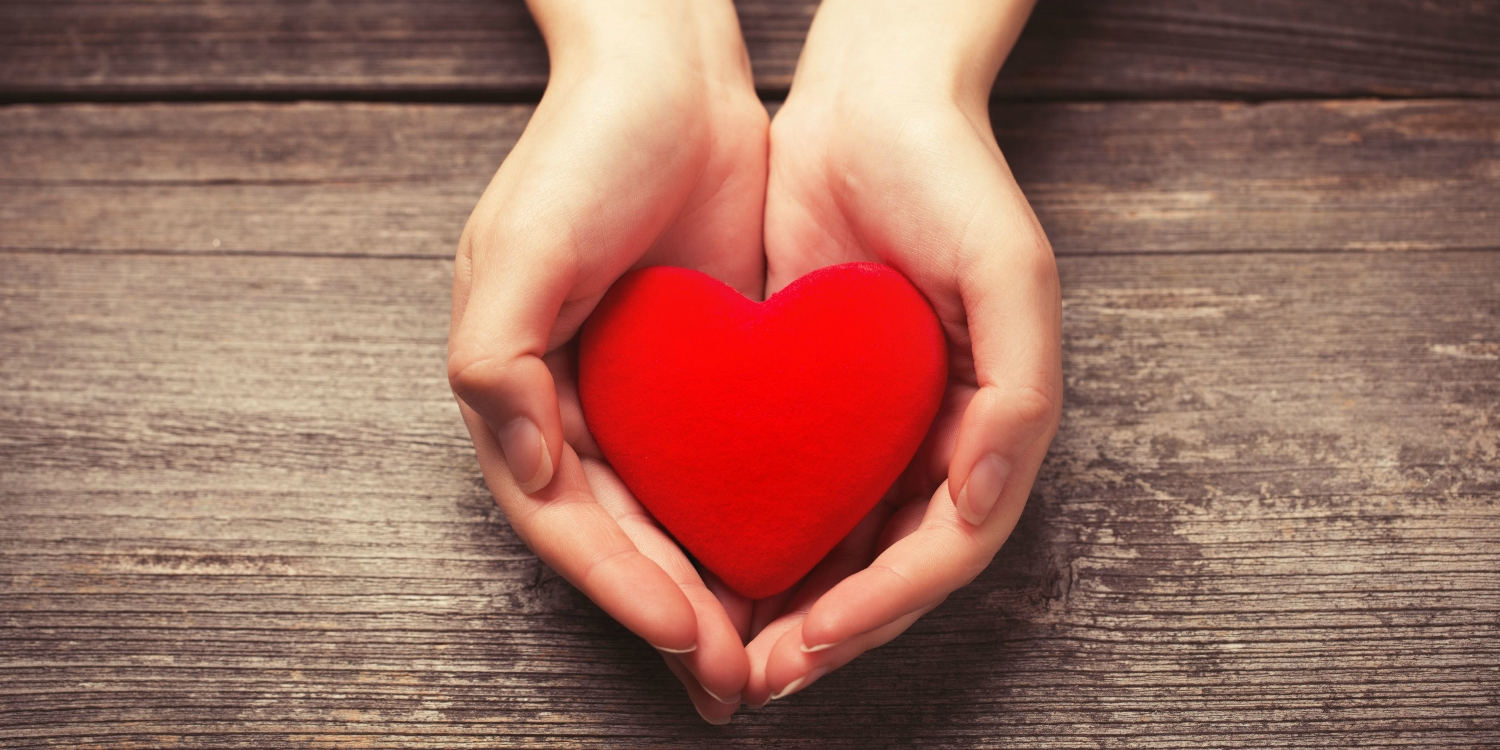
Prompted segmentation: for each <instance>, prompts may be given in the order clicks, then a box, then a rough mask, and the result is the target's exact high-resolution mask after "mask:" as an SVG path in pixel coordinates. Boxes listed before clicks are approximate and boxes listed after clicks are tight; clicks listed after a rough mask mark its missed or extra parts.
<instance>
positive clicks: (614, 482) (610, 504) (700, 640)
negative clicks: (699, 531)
mask: <svg viewBox="0 0 1500 750" xmlns="http://www.w3.org/2000/svg"><path fill="white" fill-rule="evenodd" d="M583 469H584V474H585V476H586V477H587V478H588V482H589V486H590V487H591V488H592V489H593V492H594V496H595V497H596V498H597V500H598V502H599V505H600V507H602V508H604V509H605V511H607V512H608V513H609V514H610V516H612V517H613V518H614V520H615V522H616V523H618V524H619V525H620V528H621V529H622V530H623V531H624V532H625V534H626V536H628V537H629V538H630V541H631V542H632V543H633V544H634V545H635V547H636V549H638V550H640V552H641V554H643V555H645V556H646V557H647V558H649V559H650V560H652V561H653V562H655V563H656V564H657V565H658V566H660V568H661V569H662V570H663V571H665V572H666V574H667V575H668V576H670V577H671V578H672V580H673V581H674V582H675V583H676V584H677V586H678V588H679V589H680V590H681V592H682V594H683V595H684V596H686V597H687V600H688V602H689V603H690V604H691V605H692V608H693V613H694V616H695V617H696V620H697V625H698V631H697V637H696V644H697V648H696V649H695V650H693V651H692V652H691V653H685V654H681V655H680V656H681V662H682V664H683V665H684V666H686V667H687V668H688V669H689V670H691V671H692V673H693V675H694V677H696V678H697V680H698V683H699V686H700V687H701V688H702V689H703V690H704V691H705V692H707V693H708V694H709V695H710V696H712V697H713V698H714V700H716V701H718V702H720V703H725V704H729V705H733V706H738V705H739V704H740V692H741V690H743V688H744V687H745V681H746V680H747V679H748V677H749V674H750V660H749V657H747V656H746V655H745V648H744V644H743V643H742V642H741V640H740V635H739V632H738V631H737V630H736V629H735V626H734V623H733V622H731V621H730V618H729V615H728V613H727V612H725V610H724V607H723V606H722V605H720V604H719V600H718V599H717V598H716V597H715V596H714V594H713V592H711V591H709V590H708V587H707V586H705V585H704V583H703V580H702V579H701V578H700V577H699V576H698V571H697V570H696V569H695V568H694V567H693V564H692V562H690V561H689V560H688V559H687V556H686V555H684V554H683V553H682V550H681V548H679V547H678V546H677V543H676V542H674V541H673V540H672V539H671V537H669V536H667V534H666V532H664V531H662V529H661V527H660V526H658V525H657V523H656V521H655V519H653V518H651V516H650V515H649V514H648V513H647V512H646V509H645V507H643V506H642V505H641V504H640V502H639V501H637V500H636V499H635V497H634V496H632V495H631V494H630V490H629V489H628V488H626V487H625V484H624V482H622V481H620V478H619V476H618V475H616V474H615V473H614V471H613V470H612V469H610V468H609V467H608V466H607V465H605V464H604V463H603V462H600V461H592V460H589V461H584V462H583Z"/></svg>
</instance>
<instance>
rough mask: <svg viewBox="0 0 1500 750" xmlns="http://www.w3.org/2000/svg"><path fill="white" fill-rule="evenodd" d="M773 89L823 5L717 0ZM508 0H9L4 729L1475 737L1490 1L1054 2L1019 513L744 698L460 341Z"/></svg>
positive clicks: (120, 736)
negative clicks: (452, 342)
mask: <svg viewBox="0 0 1500 750" xmlns="http://www.w3.org/2000/svg"><path fill="white" fill-rule="evenodd" d="M740 10H741V14H742V19H743V23H744V26H745V30H746V34H747V36H748V38H749V40H750V47H751V51H752V55H753V57H754V63H755V67H756V72H757V77H758V81H759V84H760V87H761V89H762V92H763V94H764V95H765V97H766V98H767V99H768V100H776V99H778V98H779V97H781V96H782V95H783V94H784V92H785V89H786V87H787V84H788V81H789V76H790V73H791V70H792V65H793V62H794V60H795V57H796V54H797V52H798V49H799V47H800V43H801V38H802V36H803V34H804V33H805V30H806V27H807V24H808V22H809V19H810V18H811V14H812V11H813V4H812V3H811V2H808V1H806V0H779V1H775V2H772V1H769V0H767V1H764V2H748V1H747V2H742V3H740ZM545 80H546V56H545V51H544V49H543V48H542V46H541V43H540V39H539V38H538V36H537V34H536V31H535V29H534V27H532V26H531V23H530V21H529V20H528V19H527V16H526V14H525V9H524V7H523V6H522V5H521V3H520V2H517V1H516V0H441V1H433V0H361V1H360V2H318V3H299V2H290V1H289V0H254V1H253V2H230V1H229V0H180V1H179V2H173V3H164V2H146V1H145V0H120V1H118V2H104V1H103V0H76V1H75V2H53V1H51V0H9V1H8V2H6V3H4V4H3V5H0V98H3V99H4V100H5V102H6V104H5V105H4V106H0V747H29V746H88V747H93V746H107V747H268V746H311V747H438V746H473V747H479V746H484V747H492V746H549V747H550V746H557V747H564V746H567V747H574V746H609V747H645V746H650V747H668V746H670V747H698V746H704V747H721V746H752V745H760V744H768V745H772V746H776V747H810V748H832V747H838V748H870V747H907V746H922V747H953V748H960V747H978V746H985V747H1058V748H1062V747H1080V748H1082V747H1125V746H1136V747H1158V748H1168V747H1183V748H1201V747H1246V748H1267V747H1352V746H1360V747H1394V746H1420V747H1449V748H1456V747H1480V746H1492V747H1493V746H1500V3H1496V2H1494V1H1493V0H1474V1H1469V2H1463V1H1460V0H1439V1H1438V2H1420V1H1419V0H1379V1H1378V2H1376V1H1372V2H1366V3H1360V4H1357V5H1356V4H1352V3H1339V2H1310V1H1309V0H1051V1H1049V0H1043V3H1042V7H1041V8H1039V9H1038V11H1037V14H1036V17H1035V18H1034V19H1033V21H1032V24H1031V26H1030V27H1029V28H1028V30H1027V32H1026V36H1025V37H1024V38H1023V40H1022V42H1021V44H1020V46H1019V48H1018V49H1017V51H1016V54H1015V56H1014V57H1013V59H1012V61H1011V62H1010V63H1009V64H1008V65H1007V67H1006V69H1005V71H1004V72H1003V73H1002V74H1001V77H1000V80H999V82H998V83H997V84H996V89H995V95H996V99H995V105H994V121H995V128H996V132H997V135H998V136H999V138H1000V142H1001V145H1002V147H1003V148H1004V150H1005V153H1006V154H1007V156H1008V158H1009V159H1010V160H1011V162H1012V164H1013V166H1014V169H1015V171H1016V173H1017V175H1018V177H1019V178H1020V180H1021V182H1022V186H1023V187H1024V188H1025V190H1026V194H1027V195H1028V197H1029V198H1030V199H1031V201H1032V204H1033V205H1034V206H1035V207H1036V210H1037V212H1038V214H1039V215H1040V216H1041V219H1042V223H1043V224H1044V225H1045V227H1046V228H1047V231H1048V233H1049V234H1050V236H1051V238H1052V240H1053V243H1054V244H1055V246H1056V250H1057V254H1058V256H1059V258H1058V260H1059V263H1060V266H1061V271H1062V278H1063V285H1064V296H1065V302H1064V309H1065V329H1064V336H1065V345H1066V355H1065V356H1066V361H1065V368H1066V374H1067V387H1068V400H1067V406H1066V409H1065V412H1064V417H1063V426H1062V432H1061V434H1060V435H1059V436H1058V439H1057V441H1056V443H1055V445H1054V447H1053V449H1052V453H1051V456H1050V457H1049V458H1048V460H1047V464H1046V466H1045V467H1044V469H1043V472H1042V476H1041V478H1040V480H1039V481H1038V483H1037V486H1036V491H1035V493H1034V494H1033V496H1032V498H1031V501H1030V505H1029V506H1028V508H1027V510H1026V514H1025V516H1024V517H1023V519H1022V521H1021V524H1020V527H1019V528H1018V530H1017V532H1016V535H1015V536H1014V538H1013V539H1012V541H1011V542H1010V543H1009V544H1008V545H1007V546H1006V547H1005V549H1004V550H1002V551H1001V553H1000V555H999V556H998V557H997V558H996V559H995V561H994V563H993V564H992V565H991V566H990V568H989V569H988V571H987V572H985V573H984V574H983V575H982V576H981V577H980V578H979V579H978V580H977V581H975V582H974V583H973V584H972V585H970V586H969V587H967V588H965V589H963V590H961V591H960V592H958V593H957V594H955V595H954V596H953V597H951V598H950V599H949V601H948V602H947V603H946V604H944V605H943V606H941V607H940V608H938V609H937V610H936V611H934V612H933V613H932V614H930V615H928V616H927V617H926V618H924V619H923V620H922V621H921V622H919V623H918V624H917V625H916V626H915V627H914V628H913V629H912V630H911V631H910V632H909V633H907V634H906V635H903V636H902V637H900V638H899V639H897V640H896V641H895V642H893V643H892V644H890V645H889V646H886V647H885V648H882V649H880V650H879V651H877V652H874V653H871V654H869V655H867V656H865V657H863V658H861V659H860V660H858V661H857V662H856V663H854V664H853V665H851V666H850V667H848V668H846V669H844V670H841V671H839V672H837V673H835V674H834V675H831V676H829V677H827V678H825V679H824V680H822V681H821V682H819V683H818V685H817V686H816V687H815V688H813V689H810V690H808V691H807V692H805V693H803V694H801V695H798V696H796V697H795V698H793V699H790V700H787V701H781V702H777V703H775V704H773V705H771V706H769V707H767V708H765V709H762V710H758V711H745V712H742V713H741V714H740V716H739V717H738V718H736V719H735V722H734V723H733V724H732V725H731V726H729V727H725V728H718V727H710V726H707V725H705V724H703V722H702V721H701V720H700V719H699V718H698V717H697V716H696V715H695V714H694V712H693V710H692V708H691V707H690V706H689V704H688V702H687V701H686V699H685V697H684V695H683V693H682V691H681V689H680V687H679V686H678V685H677V684H676V681H675V680H674V679H673V678H672V676H671V675H670V674H669V673H668V672H667V670H666V669H665V668H664V666H663V665H662V664H661V663H660V660H659V659H658V658H657V656H656V654H655V653H654V652H653V651H652V650H651V649H650V648H648V647H647V646H646V645H645V644H644V643H642V642H640V641H639V640H637V639H636V638H634V637H633V636H631V635H630V634H629V633H627V632H626V631H624V630H623V629H622V628H621V627H619V626H618V625H616V624H614V623H613V622H612V621H611V620H610V619H609V618H608V617H606V616H605V615H603V614H602V613H601V612H600V611H599V610H598V609H596V608H595V607H594V606H593V605H592V604H590V603H589V602H588V601H587V600H586V599H584V598H583V597H582V596H581V595H579V594H578V593H577V592H575V591H574V590H573V589H572V588H571V587H570V586H569V585H567V584H566V583H565V582H564V581H562V580H560V579H559V578H558V577H557V576H556V575H555V574H553V573H552V572H550V571H549V570H548V569H547V568H546V567H545V566H543V565H541V564H540V563H539V562H538V561H537V559H536V558H535V557H534V556H533V555H532V554H531V553H530V552H529V551H528V550H527V549H526V548H525V546H524V545H522V544H521V543H520V542H519V541H518V540H517V538H516V537H515V535H514V534H513V533H511V531H510V530H509V528H508V527H507V525H506V523H505V521H504V519H503V518H502V517H501V516H500V514H499V513H498V512H497V511H496V509H495V507H494V504H493V502H492V501H491V499H490V497H489V495H488V492H487V491H486V489H485V487H484V484H483V482H482V481H481V479H480V476H479V471H478V468H477V466H476V464H475V461H474V457H473V454H472V450H471V448H470V445H469V441H468V438H467V436H466V434H465V432H464V430H463V427H462V426H461V424H460V422H459V419H458V414H457V410H456V408H455V407H454V404H453V401H452V398H451V396H450V395H449V392H448V388H447V384H446V382H445V378H444V367H443V348H444V340H445V337H446V334H447V307H448V293H449V292H448V287H449V277H450V275H451V272H452V263H451V260H450V256H451V253H452V249H453V247H454V245H455V241H456V239H457V237H458V232H459V229H460V228H461V227H462V225H463V221H464V219H465V217H466V216H467V214H468V212H469V210H470V209H471V208H472V206H473V204H474V201H475V200H476V198H477V197H478V195H479V193H480V191H481V190H482V188H483V186H484V184H485V182H486V181H487V180H488V178H489V176H490V175H491V173H492V172H493V171H494V169H495V167H496V165H498V164H499V162H500V161H501V160H502V159H503V158H504V156H505V154H506V152H507V149H508V148H509V147H510V146H511V144H512V143H514V141H515V139H516V137H517V135H518V134H519V133H520V131H521V129H522V128H523V127H524V125H525V123H526V120H527V117H528V116H529V114H530V112H531V109H532V104H531V103H532V102H534V101H535V100H536V98H537V96H538V95H539V92H540V90H541V88H542V86H543V85H544V83H545Z"/></svg>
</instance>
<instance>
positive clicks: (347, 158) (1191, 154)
mask: <svg viewBox="0 0 1500 750" xmlns="http://www.w3.org/2000/svg"><path fill="white" fill-rule="evenodd" d="M530 111H531V110H530V107H529V105H392V104H357V103H342V104H332V103H302V104H228V103H225V104H200V105H186V104H153V105H45V106H33V105H22V106H12V107H5V108H0V225H3V226H4V228H5V231H4V232H3V233H0V250H25V249H48V250H66V251H70V252H133V251H146V252H173V253H211V252H236V253H244V252H253V253H296V254H375V255H406V256H431V257H446V256H448V255H450V254H451V253H452V248H453V247H454V244H455V243H456V241H457V238H458V233H459V231H460V230H461V229H462V227H463V224H464V221H465V219H466V218H467V216H468V213H469V211H470V210H471V209H472V208H473V206H474V202H475V201H476V200H477V199H478V196H479V194H480V193H481V192H482V191H483V189H484V185H485V184H486V183H487V182H488V180H489V178H490V176H491V174H492V173H493V171H494V169H495V168H496V166H497V165H498V164H499V163H500V162H501V161H502V160H503V159H504V158H505V154H506V153H507V152H508V151H509V149H510V147H511V145H512V144H514V143H515V139H516V138H517V136H518V135H519V133H520V131H521V129H522V128H523V127H524V126H525V122H526V120H527V118H528V117H529V115H530ZM993 114H994V121H995V128H996V133H997V135H998V137H999V139H1000V142H1001V145H1002V147H1003V148H1004V149H1005V152H1006V154H1007V155H1008V158H1009V160H1010V162H1011V164H1012V166H1013V168H1014V170H1015V172H1016V175H1017V177H1018V179H1019V180H1020V181H1021V184H1022V187H1023V188H1024V189H1025V190H1026V193H1027V195H1028V196H1029V197H1030V199H1031V201H1032V205H1033V206H1034V207H1035V208H1036V210H1037V213H1038V214H1039V215H1040V217H1041V220H1042V223H1043V225H1044V226H1045V227H1046V228H1047V231H1048V234H1049V236H1050V237H1051V239H1052V242H1053V245H1054V247H1055V249H1056V251H1057V252H1058V253H1059V254H1061V255H1072V254H1097V253H1124V252H1177V251H1197V250H1202V249H1213V250H1220V251H1251V250H1257V251H1259V250H1298V251H1304V250H1310V251H1327V250H1349V249H1371V248H1377V249H1411V248H1436V247H1442V248H1493V247H1496V246H1497V241H1496V238H1497V237H1500V211H1496V209H1495V206H1496V196H1497V195H1500V102H1496V101H1472V100H1438V101H1420V102H1375V101H1334V102H1318V101H1309V102H1278V103H1268V104H1259V105H1253V104H1248V105H1247V104H1217V103H1203V102H1198V103H1112V104H1108V105H1100V104H1024V105H997V106H996V107H995V109H994V113H993Z"/></svg>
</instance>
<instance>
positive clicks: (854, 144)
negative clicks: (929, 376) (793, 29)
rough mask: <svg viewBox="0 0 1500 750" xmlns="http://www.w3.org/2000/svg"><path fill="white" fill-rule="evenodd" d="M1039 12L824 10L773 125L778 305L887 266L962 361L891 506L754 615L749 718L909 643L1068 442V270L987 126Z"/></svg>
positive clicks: (827, 6) (830, 4)
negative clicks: (1052, 447) (994, 96)
mask: <svg viewBox="0 0 1500 750" xmlns="http://www.w3.org/2000/svg"><path fill="white" fill-rule="evenodd" d="M871 2H874V3H875V4H876V5H880V6H882V7H881V8H872V7H870V3H871ZM856 6H857V7H856ZM884 6H890V7H884ZM1029 10H1030V4H1029V3H1027V2H1010V3H1007V2H1000V3H996V2H992V1H991V0H966V1H965V2H956V3H951V4H950V3H944V4H904V3H901V2H898V0H862V2H860V3H854V2H852V1H850V2H846V1H845V0H827V2H825V3H824V4H823V8H822V9H820V11H819V14H818V17H817V19H816V20H815V21H814V24H813V27H812V30H811V31H810V32H809V35H808V41H807V46H806V48H805V49H804V52H803V58H802V60H801V61H800V63H799V65H798V72H797V78H796V80H795V82H794V84H793V87H792V90H791V93H790V94H789V96H788V98H787V101H786V104H785V105H784V106H783V107H782V109H781V111H780V112H779V113H778V114H777V116H776V118H775V119H774V120H773V121H772V124H771V136H770V137H771V164H770V177H769V184H768V188H767V197H766V209H765V212H766V213H765V234H764V237H765V245H766V259H767V289H766V292H767V294H773V293H775V292H776V291H778V290H779V289H781V288H782V287H784V286H786V285H787V284H789V283H791V282H792V281H793V280H795V279H797V278H798V277H800V276H802V275H804V274H806V273H808V272H809V271H812V270H815V269H817V268H820V267H823V266H827V265H831V264H835V263H846V262H853V261H876V262H880V263H885V264H886V265H889V266H892V267H894V268H896V269H898V270H900V271H901V272H902V273H903V274H905V275H906V276H907V278H908V279H910V280H911V281H912V283H913V284H915V285H916V286H917V288H918V289H920V290H921V291H922V292H923V294H925V295H926V296H927V298H928V300H930V301H931V302H932V304H933V307H934V309H935V310H936V312H937V314H938V318H939V320H940V321H941V322H942V325H943V328H944V330H945V332H946V334H947V338H948V348H949V357H950V360H949V383H948V387H947V392H946V394H945V398H944V402H943V407H942V409H941V410H940V412H939V414H938V417H937V419H936V420H935V421H934V424H933V426H932V428H931V431H930V433H929V434H928V436H927V439H926V441H925V442H924V444H923V447H922V448H921V450H920V451H919V453H918V455H917V457H916V458H915V459H914V460H913V461H912V463H911V465H910V466H909V468H908V469H907V471H906V473H905V474H904V475H903V477H902V479H901V480H899V481H898V482H897V485H896V486H895V487H894V488H893V489H892V492H891V493H889V494H888V496H887V499H886V500H885V501H883V502H882V503H881V504H880V505H878V506H877V507H876V508H875V509H874V510H873V511H871V512H870V514H869V515H868V516H867V517H866V518H865V519H864V521H862V522H861V523H860V525H859V526H858V527H856V528H855V530H854V531H853V532H852V533H851V534H850V535H849V536H848V537H847V538H845V539H844V540H843V541H842V542H841V543H840V544H839V546H838V547H837V548H835V550H834V551H833V552H831V553H830V554H829V555H828V557H827V558H825V559H824V560H823V562H821V563H820V564H819V565H818V567H816V568H815V569H814V570H813V571H812V572H811V573H809V574H808V576H807V577H806V578H805V579H804V580H803V581H802V582H801V583H800V584H799V585H798V586H797V587H794V588H793V589H792V590H791V591H790V592H788V593H787V594H782V595H779V596H777V597H772V598H771V599H767V600H762V601H759V602H756V603H755V605H754V609H753V614H751V615H750V619H751V622H750V623H749V631H750V632H752V633H755V635H754V638H753V640H751V642H750V643H749V644H748V646H747V651H748V653H749V655H750V662H751V675H750V681H749V684H748V685H747V686H746V688H745V693H744V698H745V701H746V702H747V703H749V704H750V705H752V706H755V705H762V704H764V703H765V702H766V701H767V700H769V699H771V698H773V697H776V698H779V697H784V696H785V695H789V694H791V693H794V692H796V691H798V690H800V689H803V688H805V687H807V686H808V685H810V684H811V683H812V682H813V681H815V680H816V679H818V678H819V677H821V676H822V675H824V674H826V673H827V672H828V671H830V670H832V669H836V668H838V667H840V666H843V665H844V664H846V663H848V662H849V661H851V660H852V659H854V658H855V657H857V656H859V655H860V654H861V653H864V652H865V651H866V650H868V649H871V648H874V647H876V646H879V645H881V644H884V643H886V642H887V641H889V640H891V639H892V638H895V637H896V636H897V635H898V634H900V633H901V632H902V631H904V630H906V628H908V627H910V626H911V624H912V623H913V622H915V621H916V620H917V618H919V617H921V616H922V615H923V614H925V613H927V612H928V611H930V610H931V609H933V608H934V607H936V606H937V605H938V604H940V603H941V602H942V601H943V600H944V599H945V598H946V597H947V596H948V594H949V593H951V592H952V591H953V590H955V589H957V588H958V587H960V586H962V585H964V584H966V583H968V582H969V581H971V580H973V578H974V577H975V576H977V575H978V574H979V573H980V572H981V571H982V570H983V569H984V568H985V566H986V565H987V564H988V563H989V561H990V559H991V558H992V557H993V556H994V555H995V553H996V551H998V550H999V548H1000V545H1001V544H1002V543H1003V542H1004V541H1005V539H1006V538H1007V537H1008V536H1009V535H1010V532H1011V530H1012V529H1013V528H1014V527H1015V524H1016V520H1017V518H1018V517H1019V516H1020V514H1021V510H1022V508H1023V506H1024V505H1025V502H1026V498H1027V495H1028V494H1029V493H1030V491H1031V486H1032V482H1033V481H1034V480H1035V478H1036V474H1037V471H1038V469H1039V468H1040V466H1041V463H1042V458H1043V457H1044V456H1045V454H1046V452H1047V447H1048V445H1049V444H1050V443H1051V440H1052V437H1053V435H1055V434H1056V431H1057V426H1058V421H1059V419H1060V416H1061V406H1060V405H1061V397H1062V363H1061V356H1062V355H1061V317H1062V313H1061V301H1060V291H1059V286H1058V278H1057V268H1056V264H1055V262H1054V261H1053V257H1052V251H1051V247H1050V245H1049V244H1048V242H1047V239H1046V236H1045V234H1044V233H1043V231H1042V228H1041V225H1040V224H1039V223H1038V222H1037V220H1036V217H1035V215H1034V214H1033V213H1032V211H1031V208H1030V206H1029V205H1028V204H1027V202H1026V198H1025V196H1024V195H1022V193H1021V190H1020V188H1019V186H1017V184H1016V181H1015V179H1014V177H1012V175H1011V173H1010V170H1009V168H1008V167H1007V165H1006V162H1005V158H1004V157H1003V156H1002V155H1001V153H1000V148H999V146H998V145H997V143H996V141H995V138H994V135H993V132H992V130H991V127H990V123H989V110H988V94H989V87H990V83H991V82H992V81H993V80H994V77H995V73H996V71H997V70H998V69H999V65H1000V61H1001V60H1003V59H1004V57H1005V55H1006V54H1007V53H1008V51H1009V49H1010V46H1011V45H1012V44H1013V43H1014V40H1015V37H1016V35H1017V34H1019V32H1020V26H1021V24H1023V23H1024V21H1025V17H1026V14H1027V12H1029ZM955 498H956V501H955ZM740 611H742V612H743V611H744V610H743V609H741V610H740ZM743 616H744V615H741V617H743ZM736 619H740V618H736ZM741 628H742V629H743V628H744V625H743V624H742V625H741ZM757 631H758V632H757Z"/></svg>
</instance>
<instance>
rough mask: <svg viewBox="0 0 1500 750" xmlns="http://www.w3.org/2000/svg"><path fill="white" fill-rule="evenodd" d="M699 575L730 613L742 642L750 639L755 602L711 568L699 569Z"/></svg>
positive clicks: (725, 610)
mask: <svg viewBox="0 0 1500 750" xmlns="http://www.w3.org/2000/svg"><path fill="white" fill-rule="evenodd" d="M698 575H701V576H703V585H705V586H707V587H708V590H709V591H712V592H713V594H714V597H715V598H717V599H718V600H719V604H720V606H722V607H724V612H725V614H728V615H729V621H730V622H732V623H734V629H735V632H736V633H737V634H738V635H739V637H740V643H742V644H743V643H748V642H749V641H750V618H751V616H752V614H753V613H754V610H755V602H754V601H752V600H750V599H749V598H747V597H746V596H745V595H744V594H741V593H740V592H738V591H735V590H734V589H732V588H729V585H728V584H726V583H724V581H723V580H722V579H720V578H719V577H718V576H716V575H714V574H713V572H712V571H709V570H706V569H705V570H699V571H698Z"/></svg>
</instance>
